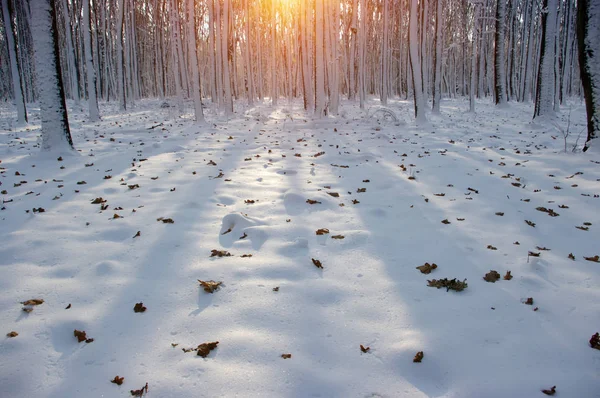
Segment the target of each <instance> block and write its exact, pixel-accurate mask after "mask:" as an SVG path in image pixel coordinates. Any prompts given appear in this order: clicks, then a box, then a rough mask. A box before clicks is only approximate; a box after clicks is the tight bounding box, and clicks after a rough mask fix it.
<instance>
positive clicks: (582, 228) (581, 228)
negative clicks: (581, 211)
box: [575, 226, 590, 231]
mask: <svg viewBox="0 0 600 398" xmlns="http://www.w3.org/2000/svg"><path fill="white" fill-rule="evenodd" d="M575 228H577V229H580V230H582V231H589V230H590V228H589V227H584V226H581V227H578V226H576V227H575Z"/></svg>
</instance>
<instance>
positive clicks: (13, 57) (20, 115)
mask: <svg viewBox="0 0 600 398" xmlns="http://www.w3.org/2000/svg"><path fill="white" fill-rule="evenodd" d="M9 1H10V0H2V14H3V16H4V31H5V32H6V41H7V43H8V57H9V59H10V71H11V77H12V86H13V93H14V96H15V105H16V106H17V122H18V123H19V124H25V123H27V122H28V120H27V108H26V106H25V96H24V93H23V86H22V85H21V76H20V73H19V69H20V68H19V59H18V58H17V50H16V46H15V36H14V31H13V24H12V14H13V13H12V12H11V11H12V7H9V4H8V2H9Z"/></svg>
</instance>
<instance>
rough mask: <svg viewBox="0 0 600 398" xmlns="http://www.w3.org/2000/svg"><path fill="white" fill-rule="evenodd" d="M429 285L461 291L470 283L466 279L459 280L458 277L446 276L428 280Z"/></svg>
mask: <svg viewBox="0 0 600 398" xmlns="http://www.w3.org/2000/svg"><path fill="white" fill-rule="evenodd" d="M427 286H429V287H435V288H438V289H441V288H443V287H445V288H446V291H450V290H454V291H457V292H460V291H463V290H464V289H465V288H466V287H468V286H469V285H468V284H467V280H466V279H465V280H463V281H462V282H461V281H457V280H456V278H454V279H448V278H444V279H432V280H428V281H427Z"/></svg>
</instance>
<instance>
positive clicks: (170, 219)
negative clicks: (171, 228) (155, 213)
mask: <svg viewBox="0 0 600 398" xmlns="http://www.w3.org/2000/svg"><path fill="white" fill-rule="evenodd" d="M156 221H162V222H163V223H164V224H175V221H173V219H172V218H164V217H158V218H157V219H156Z"/></svg>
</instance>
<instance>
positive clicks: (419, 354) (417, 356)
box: [413, 351, 423, 363]
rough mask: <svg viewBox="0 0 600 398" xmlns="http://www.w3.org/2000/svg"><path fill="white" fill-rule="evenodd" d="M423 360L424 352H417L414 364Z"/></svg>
mask: <svg viewBox="0 0 600 398" xmlns="http://www.w3.org/2000/svg"><path fill="white" fill-rule="evenodd" d="M422 360H423V351H419V352H417V354H416V355H415V357H414V358H413V362H418V363H419V362H421V361H422Z"/></svg>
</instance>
